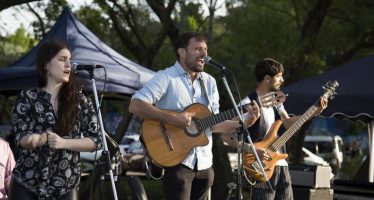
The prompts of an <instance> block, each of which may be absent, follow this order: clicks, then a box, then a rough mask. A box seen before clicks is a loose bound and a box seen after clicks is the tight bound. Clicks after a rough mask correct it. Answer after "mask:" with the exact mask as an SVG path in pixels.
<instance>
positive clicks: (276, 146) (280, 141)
mask: <svg viewBox="0 0 374 200" xmlns="http://www.w3.org/2000/svg"><path fill="white" fill-rule="evenodd" d="M317 109H318V107H317V106H315V105H313V106H312V107H310V108H309V109H308V110H307V111H306V112H305V113H304V114H303V115H302V116H301V117H300V118H299V119H298V120H297V121H296V122H295V123H294V124H292V126H291V127H290V128H289V129H287V131H286V132H284V133H283V135H281V136H280V137H279V138H278V139H277V140H276V141H275V142H274V143H273V144H271V146H270V147H269V149H270V150H271V151H273V152H276V151H278V150H280V149H281V148H282V147H283V145H284V144H285V143H286V142H287V141H288V140H289V139H290V138H291V137H292V136H293V135H294V134H295V133H296V132H297V130H299V129H300V127H301V126H302V125H303V124H304V123H305V122H306V121H308V120H309V119H310V118H311V116H312V114H313V113H314V112H315V111H316V110H317Z"/></svg>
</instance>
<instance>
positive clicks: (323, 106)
mask: <svg viewBox="0 0 374 200" xmlns="http://www.w3.org/2000/svg"><path fill="white" fill-rule="evenodd" d="M328 103H329V100H328V98H326V97H324V96H321V98H320V100H319V106H318V109H317V110H316V112H314V114H313V117H317V116H318V115H319V114H321V112H322V111H323V110H325V109H326V108H327V105H328Z"/></svg>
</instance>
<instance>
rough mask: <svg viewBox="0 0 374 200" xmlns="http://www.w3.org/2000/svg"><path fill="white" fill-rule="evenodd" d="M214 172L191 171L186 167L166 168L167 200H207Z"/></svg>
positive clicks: (165, 188) (210, 170)
mask: <svg viewBox="0 0 374 200" xmlns="http://www.w3.org/2000/svg"><path fill="white" fill-rule="evenodd" d="M213 179H214V171H213V169H212V168H209V169H206V170H199V171H198V170H196V169H189V168H188V167H186V166H184V165H177V166H175V167H170V168H165V175H164V178H163V179H162V183H163V186H164V190H165V195H166V199H167V200H189V199H191V200H206V198H207V196H208V191H209V188H210V187H211V186H212V185H213Z"/></svg>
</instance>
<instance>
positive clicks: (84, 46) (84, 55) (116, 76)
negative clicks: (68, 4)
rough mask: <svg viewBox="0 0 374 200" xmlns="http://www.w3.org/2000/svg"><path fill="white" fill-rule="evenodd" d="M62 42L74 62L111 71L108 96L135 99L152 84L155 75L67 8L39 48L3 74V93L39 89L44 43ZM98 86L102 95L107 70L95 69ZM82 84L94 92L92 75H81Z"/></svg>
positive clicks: (0, 83) (0, 89) (0, 85)
mask: <svg viewBox="0 0 374 200" xmlns="http://www.w3.org/2000/svg"><path fill="white" fill-rule="evenodd" d="M50 39H58V40H62V41H65V42H67V44H68V46H69V48H70V50H71V51H72V61H73V62H75V63H79V64H95V65H102V66H104V67H105V69H106V71H107V85H106V89H105V91H104V92H111V93H119V94H124V95H131V94H133V93H134V92H135V91H136V90H138V89H140V88H141V87H142V85H143V84H144V83H145V82H147V81H148V80H150V79H151V78H152V76H153V74H154V72H153V71H151V70H149V69H147V68H145V67H142V66H140V65H138V64H136V63H135V62H132V61H131V60H129V59H127V58H125V57H123V56H122V55H120V54H119V53H117V52H116V51H114V50H113V49H112V48H110V47H109V46H108V45H106V44H105V43H104V42H102V41H101V40H100V39H99V38H98V37H96V36H95V35H94V34H93V33H92V32H91V31H90V30H89V29H87V27H85V26H84V25H83V24H82V23H81V22H80V21H79V20H78V19H77V17H76V16H74V14H73V13H72V12H71V11H70V10H69V9H68V8H65V9H64V10H63V12H62V14H61V15H60V17H59V18H58V19H57V21H56V23H55V25H54V26H53V27H52V28H51V30H50V31H49V32H48V33H47V35H46V36H45V38H43V39H42V40H41V41H40V42H39V43H38V45H37V46H36V47H34V48H33V49H32V50H31V51H30V52H29V53H27V54H26V55H25V56H23V57H22V58H21V59H19V60H18V61H17V62H15V63H14V64H13V65H12V66H10V67H7V68H3V69H1V70H0V93H2V94H12V93H15V92H17V91H18V90H19V89H23V88H30V87H37V77H36V64H35V59H36V53H37V51H38V49H39V47H40V46H41V44H43V43H44V42H46V41H48V40H50ZM94 74H95V80H96V86H97V89H98V90H99V91H102V89H103V86H104V80H105V76H104V70H103V69H95V72H94ZM77 76H78V77H79V79H80V80H81V82H82V83H83V84H84V85H85V86H87V88H88V89H89V90H90V89H92V85H91V80H90V78H89V76H88V72H84V71H80V72H78V73H77Z"/></svg>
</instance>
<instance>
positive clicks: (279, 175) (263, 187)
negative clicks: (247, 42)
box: [224, 58, 328, 200]
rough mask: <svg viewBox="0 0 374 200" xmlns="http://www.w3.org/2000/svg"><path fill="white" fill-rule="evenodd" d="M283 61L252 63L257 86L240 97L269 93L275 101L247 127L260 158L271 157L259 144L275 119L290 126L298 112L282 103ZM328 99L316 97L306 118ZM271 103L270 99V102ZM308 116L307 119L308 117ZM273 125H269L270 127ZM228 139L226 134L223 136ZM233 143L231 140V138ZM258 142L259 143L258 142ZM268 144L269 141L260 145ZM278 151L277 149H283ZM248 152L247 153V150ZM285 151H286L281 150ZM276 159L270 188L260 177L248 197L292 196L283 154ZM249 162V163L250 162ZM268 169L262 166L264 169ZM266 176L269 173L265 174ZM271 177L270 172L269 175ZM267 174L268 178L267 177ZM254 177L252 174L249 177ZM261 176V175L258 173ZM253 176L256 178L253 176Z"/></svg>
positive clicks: (285, 199)
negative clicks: (317, 100)
mask: <svg viewBox="0 0 374 200" xmlns="http://www.w3.org/2000/svg"><path fill="white" fill-rule="evenodd" d="M283 72H284V69H283V65H282V64H281V63H279V62H277V61H275V60H273V59H271V58H265V59H263V60H261V61H259V62H258V63H257V64H256V67H255V77H256V80H257V86H256V89H255V91H253V92H251V93H249V94H248V96H247V97H246V98H244V99H243V100H242V103H246V102H250V101H254V100H257V99H258V97H263V96H268V95H269V94H270V93H272V95H274V96H275V97H276V98H275V102H274V103H273V104H272V105H274V106H268V107H266V106H262V107H261V108H260V110H261V116H260V118H259V119H258V120H257V121H256V122H255V124H253V125H252V126H251V127H249V128H248V131H249V133H250V137H251V139H252V142H253V143H254V145H255V148H256V151H257V153H258V155H259V157H260V159H261V160H270V159H274V161H275V160H277V159H275V158H272V157H271V155H269V154H268V153H269V152H271V151H268V150H267V149H261V148H259V147H260V146H261V145H260V144H268V141H267V140H271V139H272V137H273V136H271V135H270V134H274V132H271V131H273V130H272V129H273V128H272V126H273V124H276V123H275V122H276V121H277V120H281V121H282V124H283V126H284V127H283V128H285V129H286V130H287V129H288V128H290V127H291V126H292V125H293V124H294V123H295V122H296V121H298V119H299V118H300V117H301V116H294V117H290V116H289V115H288V113H287V111H286V109H285V108H284V106H283V102H285V100H286V95H285V94H284V93H283V92H282V91H280V89H281V86H282V85H283V83H284V79H283ZM327 103H328V100H327V98H326V97H324V96H323V97H321V98H320V100H319V105H317V108H316V110H315V112H312V113H311V114H310V117H308V119H310V118H312V117H314V116H317V115H318V114H319V113H321V112H322V111H323V110H324V109H325V108H326V107H327ZM270 104H271V103H270ZM308 119H307V120H308ZM271 128H272V129H271ZM281 129H282V128H281ZM282 132H283V130H279V131H278V132H277V133H275V134H274V136H275V137H279V136H280V135H281V134H282ZM224 140H225V141H227V137H226V138H225V139H224ZM231 144H232V142H231ZM257 144H258V145H257ZM263 146H268V145H263ZM280 149H281V151H282V152H283V153H285V146H283V147H281V148H280ZM282 152H280V153H282ZM249 155H250V154H249ZM283 155H286V154H283ZM247 156H248V155H246V156H245V158H243V159H244V160H243V164H244V168H245V169H246V167H247V168H248V165H250V164H248V163H246V160H245V159H247V160H248V158H247ZM278 159H279V160H277V161H276V162H275V167H272V169H273V170H274V171H272V173H271V174H270V175H271V178H270V179H269V181H270V184H271V185H272V188H273V191H271V190H270V189H269V188H268V186H267V184H266V183H265V182H264V180H262V181H257V183H256V184H254V185H253V186H252V191H251V197H252V198H251V199H254V200H255V199H256V200H257V199H263V200H273V199H282V200H292V199H293V192H292V185H291V178H290V173H289V170H288V163H287V161H286V160H285V159H284V158H278ZM251 166H252V165H251ZM266 170H267V169H266V168H265V171H266ZM268 176H269V175H268ZM269 177H270V176H269ZM269 177H268V178H269ZM252 178H253V177H252ZM261 178H263V177H261ZM255 179H256V178H255Z"/></svg>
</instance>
